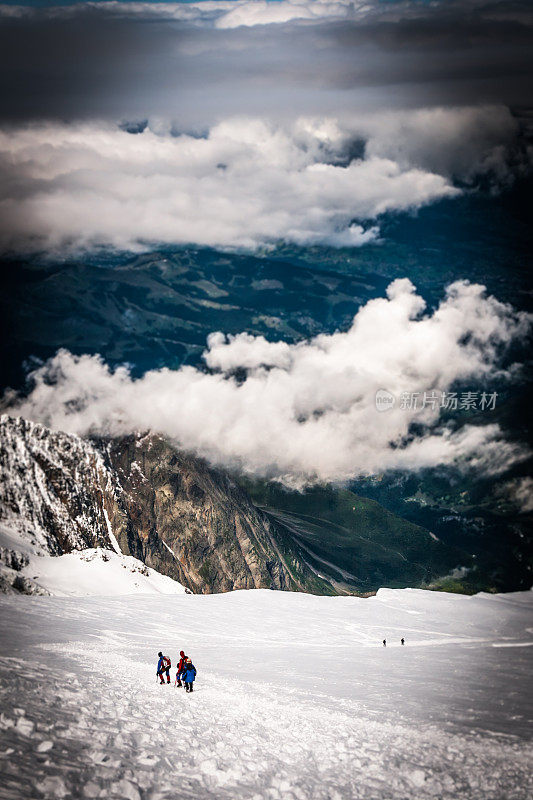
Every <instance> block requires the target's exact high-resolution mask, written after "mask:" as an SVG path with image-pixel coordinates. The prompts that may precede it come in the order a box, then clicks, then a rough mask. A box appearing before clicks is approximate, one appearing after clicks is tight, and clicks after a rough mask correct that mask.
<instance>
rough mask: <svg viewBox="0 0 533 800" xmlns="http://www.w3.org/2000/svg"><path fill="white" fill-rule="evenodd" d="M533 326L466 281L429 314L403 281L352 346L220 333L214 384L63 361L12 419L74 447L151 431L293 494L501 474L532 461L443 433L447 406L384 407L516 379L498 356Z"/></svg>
mask: <svg viewBox="0 0 533 800" xmlns="http://www.w3.org/2000/svg"><path fill="white" fill-rule="evenodd" d="M530 321H531V320H530V317H529V316H528V315H526V314H525V313H523V312H520V313H517V312H515V311H514V310H513V309H512V308H511V307H510V306H509V305H507V304H504V303H501V302H499V301H498V300H496V299H495V298H494V297H490V296H487V295H486V293H485V290H484V287H482V286H479V285H473V284H470V283H468V282H465V281H460V282H456V283H454V284H452V285H451V286H449V288H448V290H447V292H446V296H445V297H444V299H443V300H442V302H441V303H440V305H439V306H438V307H437V308H436V309H435V310H434V311H433V312H428V311H427V310H426V309H425V303H424V300H423V299H422V298H421V297H420V296H419V295H417V294H416V292H415V289H414V287H413V285H412V284H411V282H410V281H409V280H408V279H400V280H396V281H394V282H393V283H391V284H390V286H389V288H388V290H387V297H386V298H378V299H374V300H371V301H369V302H368V303H367V304H366V305H365V306H363V307H362V308H361V309H360V310H359V311H358V313H357V314H356V316H355V317H354V320H353V323H352V325H351V327H350V329H349V330H347V331H346V332H337V333H334V334H322V335H319V336H317V337H315V338H313V339H311V340H309V341H303V342H299V343H297V344H289V343H286V342H268V341H267V340H266V339H265V338H264V337H261V336H251V335H248V334H246V333H242V334H239V335H237V336H230V337H226V336H224V335H223V334H222V333H214V334H212V335H211V336H210V337H209V340H208V347H207V350H206V352H205V354H204V359H205V364H206V369H205V370H200V369H196V368H193V367H182V368H181V369H179V370H169V369H160V370H154V371H150V372H147V373H146V374H145V375H144V376H143V377H141V378H138V379H133V378H132V377H131V375H130V374H129V372H128V370H127V369H126V368H119V369H116V370H115V371H112V370H111V369H110V368H109V367H108V366H107V365H106V364H105V363H104V362H103V361H102V359H101V358H99V357H98V356H89V355H85V356H74V355H72V354H71V353H69V352H67V351H65V350H62V351H59V352H58V353H57V355H56V356H55V357H54V358H52V359H51V360H50V361H48V362H47V363H46V364H45V365H43V366H42V367H40V368H39V369H37V370H36V371H35V372H34V373H33V376H32V380H33V389H32V391H31V392H30V394H29V395H28V396H27V397H26V398H21V399H13V398H11V399H9V402H8V404H9V406H10V408H9V411H10V413H13V414H21V415H22V416H24V417H29V418H31V419H35V420H39V421H41V422H43V423H45V424H46V425H49V426H51V427H53V428H55V429H60V430H64V431H70V432H74V433H78V434H87V433H97V432H98V433H111V434H118V433H124V432H127V431H132V430H146V429H148V428H149V429H152V430H154V431H159V432H160V433H162V434H164V435H166V436H168V437H170V438H171V439H173V440H174V441H175V442H176V443H178V444H179V445H180V446H182V447H184V448H186V449H189V450H192V451H194V452H196V453H198V454H200V455H202V456H204V457H206V458H207V459H209V460H210V461H211V462H212V463H214V464H220V465H225V466H230V467H236V468H238V469H240V470H243V471H245V472H248V473H251V474H255V475H262V476H268V477H271V478H272V477H274V478H277V479H278V480H281V481H283V482H285V483H286V484H288V485H293V486H302V485H304V484H306V483H312V482H315V481H336V482H342V481H347V480H349V479H351V478H353V477H355V476H358V475H368V474H375V473H380V472H383V471H385V470H388V469H402V470H417V469H419V468H422V467H431V466H435V465H441V464H454V465H456V466H459V467H463V468H471V469H475V470H476V471H478V472H479V473H485V474H498V473H499V472H503V471H504V470H506V469H507V468H508V467H509V466H510V465H512V464H513V463H515V462H517V461H520V460H521V459H523V458H524V457H525V455H526V453H525V451H524V449H523V448H522V447H521V446H520V445H517V444H515V443H511V442H508V441H506V440H505V438H504V435H503V433H502V431H501V430H500V428H499V427H498V425H497V424H494V423H492V424H482V423H480V420H479V419H478V421H477V422H478V424H476V425H473V424H468V423H466V424H462V425H461V426H459V427H456V426H455V427H454V426H453V425H445V424H444V423H443V421H442V418H441V409H440V408H439V406H438V404H437V405H436V406H435V407H432V406H431V405H426V407H425V408H421V409H419V410H418V411H417V412H409V411H407V410H405V409H403V408H401V407H400V404H399V403H397V404H396V405H395V406H394V408H392V409H390V410H388V411H386V412H384V413H379V412H378V411H377V410H376V406H375V394H376V391H378V390H379V389H386V390H387V391H389V392H392V393H393V394H394V395H395V396H396V397H397V398H399V397H400V395H401V393H402V392H420V393H423V392H424V391H431V390H435V391H448V390H449V389H450V387H451V386H453V385H454V384H456V383H457V382H459V383H460V384H462V385H465V384H466V383H468V388H471V389H476V388H478V387H479V385H487V386H488V384H490V382H491V381H494V380H495V379H496V377H498V378H499V379H505V378H507V379H510V378H512V377H513V375H514V374H515V371H516V367H513V366H511V367H510V368H508V369H507V370H504V369H502V367H501V358H502V355H503V353H504V352H505V350H506V348H507V347H508V346H509V345H510V344H511V343H512V342H513V341H514V340H516V339H521V338H522V337H524V336H525V335H526V333H527V331H528V329H529V325H530ZM413 422H416V427H413Z"/></svg>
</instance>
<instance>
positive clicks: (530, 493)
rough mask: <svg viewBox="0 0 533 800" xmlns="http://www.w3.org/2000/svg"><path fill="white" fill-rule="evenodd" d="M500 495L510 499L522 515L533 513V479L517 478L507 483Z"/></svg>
mask: <svg viewBox="0 0 533 800" xmlns="http://www.w3.org/2000/svg"><path fill="white" fill-rule="evenodd" d="M498 494H499V495H501V496H502V497H506V498H509V499H510V500H511V501H512V502H513V503H514V504H515V505H516V506H517V508H518V509H519V510H520V511H521V512H522V514H527V513H531V512H532V511H533V478H530V477H526V478H515V479H514V480H512V481H507V483H504V484H503V486H501V487H500V490H499V492H498Z"/></svg>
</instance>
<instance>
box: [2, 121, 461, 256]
mask: <svg viewBox="0 0 533 800" xmlns="http://www.w3.org/2000/svg"><path fill="white" fill-rule="evenodd" d="M166 125H167V129H168V124H166ZM153 127H154V128H155V129H156V130H157V133H156V132H154V131H153V130H151V129H149V128H148V129H146V130H145V131H144V132H143V133H140V134H135V135H134V134H130V133H127V132H125V131H123V130H120V129H118V128H116V127H114V126H111V125H105V124H101V125H95V124H78V125H59V124H42V125H32V126H26V127H20V128H17V129H12V128H10V129H4V130H1V131H0V169H1V170H2V172H3V173H4V175H5V176H6V179H5V180H4V181H3V182H2V187H1V188H0V214H1V218H2V222H1V227H0V247H2V248H3V249H4V250H5V249H9V248H15V249H34V248H37V249H40V248H46V249H54V248H60V247H65V246H68V245H71V246H74V247H85V246H92V245H99V244H100V245H112V246H116V247H119V248H132V249H134V248H136V247H139V245H140V244H141V243H143V242H144V243H148V242H151V243H152V242H158V243H160V242H165V243H191V242H192V243H195V244H199V245H213V246H218V247H255V246H257V245H260V244H264V243H270V242H275V241H276V240H279V239H284V240H286V241H289V242H296V243H298V244H315V243H329V244H332V245H334V246H357V245H361V244H364V243H366V242H368V241H371V240H373V239H375V238H377V236H378V233H379V231H378V227H377V226H376V225H375V224H372V223H370V224H369V223H368V220H373V219H375V218H376V217H378V216H379V215H380V214H382V213H384V212H387V211H404V210H408V209H417V208H419V207H421V206H422V205H424V204H426V203H430V202H432V201H435V200H438V199H440V198H443V197H454V196H455V195H457V194H458V190H457V189H456V188H454V187H453V186H452V185H451V184H450V182H449V181H448V179H447V178H446V177H443V176H441V175H439V174H436V173H434V172H431V171H429V170H427V169H419V168H417V167H409V166H403V167H402V166H400V165H399V164H398V163H397V162H396V161H395V160H393V159H391V158H389V157H387V156H386V155H384V154H382V155H379V156H378V155H370V156H369V157H366V158H358V159H353V160H351V162H350V163H348V164H343V163H340V162H341V160H342V157H343V153H344V150H345V148H346V143H347V142H348V141H349V139H350V137H351V136H353V131H350V130H349V128H347V127H346V126H345V127H344V128H343V129H341V128H340V127H339V126H338V125H337V124H336V123H335V121H334V120H329V121H328V120H325V121H324V120H322V121H313V120H307V121H297V122H296V123H294V124H293V125H281V124H274V123H269V122H266V121H264V120H260V119H242V118H241V119H229V120H226V121H223V122H220V123H218V124H217V125H214V126H213V127H212V128H211V130H210V131H209V134H208V136H207V137H206V138H195V137H193V136H189V135H185V134H183V135H181V136H172V135H170V134H169V133H165V125H164V124H163V123H161V122H159V123H157V124H156V123H155V122H154V124H153ZM382 149H383V148H382Z"/></svg>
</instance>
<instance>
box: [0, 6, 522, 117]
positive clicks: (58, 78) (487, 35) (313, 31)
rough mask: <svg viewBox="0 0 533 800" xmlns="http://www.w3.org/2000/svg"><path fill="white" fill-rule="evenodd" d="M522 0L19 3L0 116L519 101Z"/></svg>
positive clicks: (0, 68)
mask: <svg viewBox="0 0 533 800" xmlns="http://www.w3.org/2000/svg"><path fill="white" fill-rule="evenodd" d="M276 5H278V4H276ZM529 8H530V7H529V5H527V4H524V3H505V4H502V3H492V4H490V3H487V4H484V5H482V4H471V3H465V4H461V3H452V4H448V3H447V4H442V5H441V6H436V7H435V6H431V7H427V6H420V5H413V4H406V5H404V4H391V5H388V6H387V7H385V10H383V9H384V6H383V4H377V5H376V6H375V7H373V9H372V8H371V10H370V12H369V13H365V15H364V16H362V17H360V18H352V19H351V18H350V17H349V15H348V16H346V18H344V19H340V20H336V21H333V22H332V21H329V18H323V19H321V20H318V21H313V22H312V23H310V22H309V21H307V20H305V21H301V20H293V21H291V22H287V23H285V24H282V25H273V24H270V25H255V26H254V25H251V24H247V26H241V27H234V28H231V27H215V24H214V23H213V21H212V20H209V21H208V22H205V23H204V22H203V21H202V19H196V20H187V19H184V20H183V19H173V18H170V16H169V15H167V16H165V13H164V12H163V11H162V12H161V15H160V16H158V15H157V14H155V13H153V11H152V12H151V13H149V9H148V11H147V10H146V9H147V6H143V5H142V4H139V6H138V7H137V9H136V10H133V11H132V10H131V4H129V5H127V6H124V11H123V12H121V13H117V7H116V6H115V7H114V11H113V13H111V11H110V10H108V9H106V8H105V7H100V8H98V7H94V6H93V7H83V6H82V7H80V6H76V7H74V8H72V7H71V8H69V9H68V10H67V11H66V12H61V10H58V11H56V12H54V13H51V12H50V10H48V11H31V12H25V13H23V14H22V15H20V16H18V17H13V16H11V17H4V18H3V19H2V21H1V24H0V76H1V77H0V115H1V118H2V119H3V120H4V121H7V120H18V121H20V120H25V119H33V118H43V117H47V118H59V119H75V118H94V117H107V118H113V119H117V117H128V118H131V117H139V116H140V117H144V116H147V115H152V116H153V115H159V116H163V117H165V118H175V119H176V118H177V119H180V120H181V121H183V122H184V124H188V125H202V124H205V125H208V124H210V122H211V121H212V120H213V118H215V117H220V116H221V115H227V114H235V113H243V112H245V113H252V114H258V113H269V114H284V113H291V114H292V113H332V112H335V113H337V114H338V113H339V110H341V111H342V109H345V110H348V111H353V110H355V109H356V108H374V109H375V108H379V107H414V106H420V105H427V104H431V105H438V104H462V103H473V102H475V103H477V102H493V103H494V102H497V103H506V104H514V105H526V104H528V103H529V101H530V99H531V84H532V71H533V67H532V63H531V58H530V55H529V54H530V52H531V47H532V45H533V34H532V31H533V27H532V21H531V14H530V13H529ZM143 9H144V10H143Z"/></svg>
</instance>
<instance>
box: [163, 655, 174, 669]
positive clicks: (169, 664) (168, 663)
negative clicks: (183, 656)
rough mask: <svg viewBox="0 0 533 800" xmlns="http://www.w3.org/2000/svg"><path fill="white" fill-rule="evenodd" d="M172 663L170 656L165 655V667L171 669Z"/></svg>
mask: <svg viewBox="0 0 533 800" xmlns="http://www.w3.org/2000/svg"><path fill="white" fill-rule="evenodd" d="M171 666H172V664H171V663H170V658H168V657H167V656H163V669H170V667H171Z"/></svg>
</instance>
